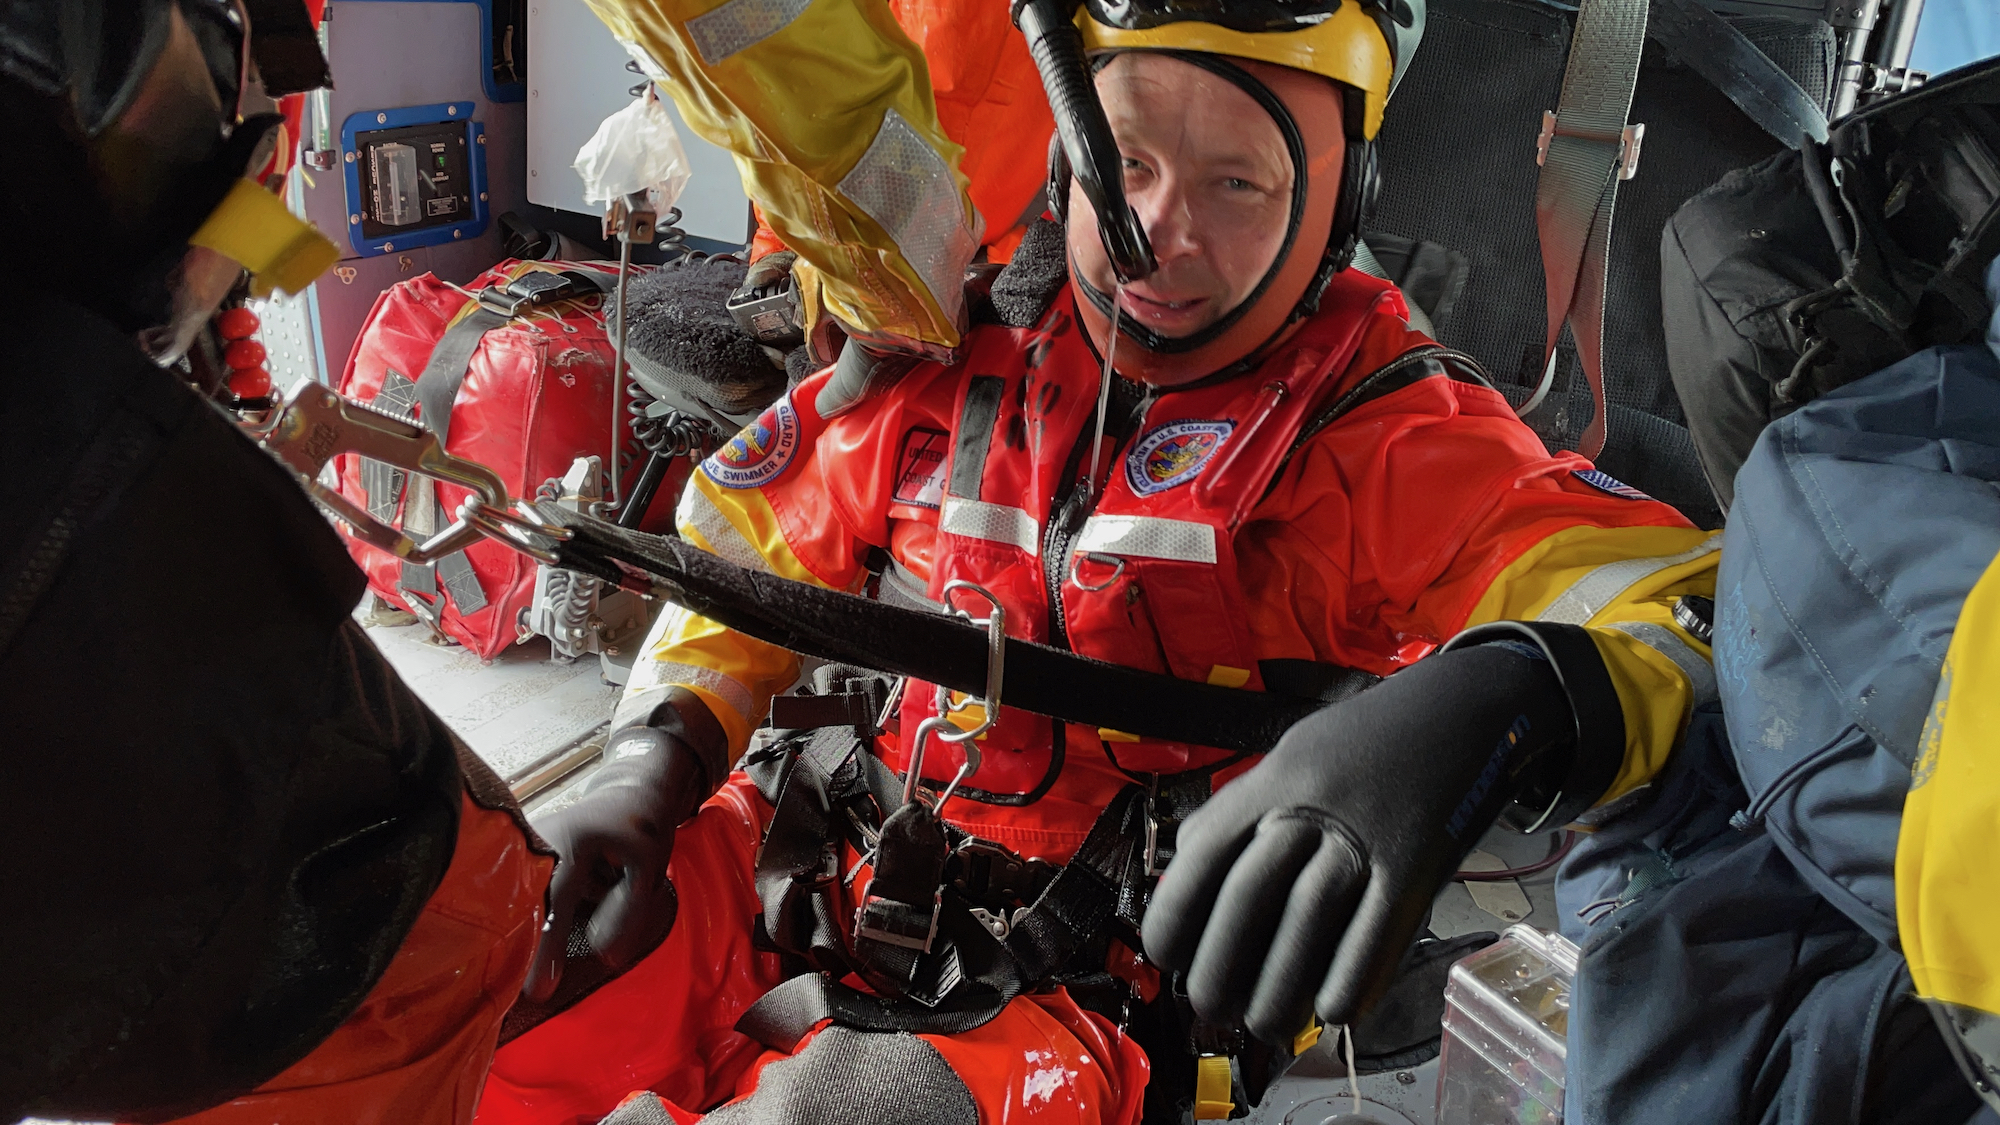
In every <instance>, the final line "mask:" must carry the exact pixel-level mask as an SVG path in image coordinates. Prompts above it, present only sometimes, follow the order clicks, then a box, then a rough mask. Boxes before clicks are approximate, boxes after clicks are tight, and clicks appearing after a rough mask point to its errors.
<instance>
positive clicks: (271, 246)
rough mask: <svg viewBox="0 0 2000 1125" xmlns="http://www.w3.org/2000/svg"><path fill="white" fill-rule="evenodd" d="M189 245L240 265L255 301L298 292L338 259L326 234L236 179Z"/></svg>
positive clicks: (252, 183)
mask: <svg viewBox="0 0 2000 1125" xmlns="http://www.w3.org/2000/svg"><path fill="white" fill-rule="evenodd" d="M188 243H189V244H190V245H193V246H200V247H203V248H204V249H208V250H213V251H215V252H216V253H218V254H221V255H223V256H225V257H228V258H233V259H235V260H236V261H237V262H240V263H242V265H243V268H244V269H247V270H249V271H250V274H251V283H250V289H251V292H252V293H253V294H254V295H256V296H259V297H265V296H269V295H270V294H271V292H272V291H273V290H282V291H284V292H286V293H297V292H299V291H301V290H303V289H304V288H305V287H306V286H308V285H311V284H312V283H313V279H314V278H317V277H318V276H319V275H320V274H323V273H325V272H326V271H327V267H329V266H331V265H333V263H335V262H337V261H339V260H340V251H339V249H337V248H336V247H335V246H334V245H333V243H332V242H329V241H328V240H327V238H326V236H325V235H323V234H321V233H320V232H319V231H318V229H317V228H315V227H314V226H313V225H312V224H311V223H308V222H306V221H305V220H304V219H301V218H299V217H298V216H297V215H294V214H292V213H291V211H289V210H287V209H286V207H285V204H284V201H283V200H281V199H279V198H278V197H277V196H275V195H272V194H271V193H270V192H268V191H265V190H264V189H263V188H262V187H260V186H258V184H257V183H256V182H255V181H253V180H238V181H236V186H235V187H233V188H230V189H229V195H228V196H227V197H226V198H225V199H223V201H222V206H220V207H217V208H216V209H215V211H214V213H212V214H211V215H209V217H208V221H207V222H205V223H203V224H201V229H200V230H198V231H195V232H194V237H193V238H190V239H188Z"/></svg>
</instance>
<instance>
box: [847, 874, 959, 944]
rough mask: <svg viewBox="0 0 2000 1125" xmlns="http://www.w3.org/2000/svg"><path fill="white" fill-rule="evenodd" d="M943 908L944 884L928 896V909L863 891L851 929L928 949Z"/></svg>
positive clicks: (866, 934)
mask: <svg viewBox="0 0 2000 1125" xmlns="http://www.w3.org/2000/svg"><path fill="white" fill-rule="evenodd" d="M943 910H944V887H942V886H940V887H938V889H937V893H936V894H935V895H934V896H932V898H931V903H930V909H929V910H925V909H924V908H923V907H922V906H921V905H913V904H911V903H907V902H898V901H897V900H895V899H893V898H884V897H882V896H881V895H867V896H864V897H863V898H862V900H861V910H860V912H859V913H857V914H856V915H855V919H854V922H855V925H854V932H855V933H856V934H858V935H859V936H861V937H865V938H868V939H870V940H872V941H879V942H881V943H883V944H884V945H894V946H900V947H902V948H904V949H914V950H916V951H917V952H919V953H929V952H930V951H931V946H932V944H934V943H935V942H936V941H937V929H938V915H939V914H940V913H941V912H942V911H943Z"/></svg>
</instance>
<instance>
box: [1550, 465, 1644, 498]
mask: <svg viewBox="0 0 2000 1125" xmlns="http://www.w3.org/2000/svg"><path fill="white" fill-rule="evenodd" d="M1570 475H1571V476H1573V477H1575V478H1576V479H1578V480H1580V481H1582V482H1583V483H1585V484H1587V485H1589V486H1590V487H1592V488H1594V489H1596V490H1598V491H1599V492H1609V493H1610V494H1611V495H1613V496H1618V497H1622V498H1624V499H1626V500H1651V499H1652V497H1651V496H1648V495H1646V494H1645V493H1643V492H1641V491H1639V490H1638V489H1636V488H1633V487H1632V486H1631V485H1629V484H1626V483H1625V482H1624V481H1622V480H1619V479H1618V478H1617V477H1614V476H1612V475H1611V474H1610V473H1607V472H1604V471H1603V470H1601V469H1577V470H1574V471H1573V472H1571V474H1570Z"/></svg>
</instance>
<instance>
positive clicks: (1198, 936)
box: [1144, 622, 1624, 1042]
mask: <svg viewBox="0 0 2000 1125" xmlns="http://www.w3.org/2000/svg"><path fill="white" fill-rule="evenodd" d="M1494 640H1499V641H1502V642H1503V643H1501V644H1488V643H1478V642H1480V641H1494ZM1551 658H1553V660H1552V659H1551ZM1572 700H1575V701H1576V703H1575V704H1574V706H1573V704H1572ZM1623 744H1624V722H1623V717H1622V714H1621V712H1620V710H1619V707H1618V701H1617V696H1616V692H1615V690H1614V689H1613V687H1612V685H1611V681H1610V677H1609V675H1608V674H1607V673H1606V672H1605V670H1604V665H1603V661H1602V658H1601V657H1599V656H1598V654H1597V650H1596V648H1595V646H1594V645H1593V644H1592V643H1591V640H1590V638H1589V636H1588V634H1586V633H1585V632H1584V631H1583V630H1582V629H1579V628H1576V627H1573V626H1548V625H1539V624H1538V625H1521V624H1517V623H1512V622H1509V623H1503V624H1501V625H1497V626H1487V627H1485V628H1482V629H1480V630H1475V631H1473V632H1469V633H1467V634H1465V635H1464V636H1462V637H1460V638H1459V639H1458V640H1456V641H1454V642H1453V644H1452V645H1450V646H1447V651H1444V652H1440V653H1438V654H1436V655H1434V656H1431V657H1429V658H1427V659H1425V660H1422V661H1420V662H1418V663H1417V664H1415V665H1413V666H1411V667H1410V668H1408V669H1405V670H1404V671H1402V672H1399V673H1397V674H1396V675H1394V676H1391V677H1390V678H1389V679H1387V680H1385V681H1383V682H1382V683H1381V684H1379V685H1377V686H1376V687H1374V688H1371V689H1369V690H1368V691H1366V692H1363V693H1362V694H1361V695H1359V696H1357V697H1355V698H1353V699H1351V700H1348V701H1346V702H1343V703H1340V704H1336V705H1334V706H1332V707H1329V708H1327V709H1326V710H1325V711H1322V712H1320V713H1319V714H1317V715H1314V716H1312V717H1311V718H1308V719H1305V720H1304V721H1302V722H1300V723H1299V724H1298V725H1297V726H1295V727H1293V728H1292V729H1291V731H1290V732H1288V733H1287V734H1286V735H1285V737H1284V738H1283V739H1281V740H1280V741H1279V743H1278V745H1277V747H1276V748H1275V749H1273V750H1272V751H1271V753H1270V755H1269V756H1268V757H1267V758H1266V759H1265V760H1264V761H1263V762H1262V763H1261V764H1259V765H1258V766H1257V767H1256V768H1255V769H1253V770H1251V771H1250V772H1249V773H1247V774H1245V775H1244V776H1243V777H1241V778H1239V779H1238V780H1236V781H1234V782H1232V783H1231V784H1229V785H1228V786H1226V787H1224V788H1223V789H1222V790H1221V791H1220V792H1218V793H1217V794H1216V795H1215V796H1214V797H1212V798H1211V799H1210V800H1209V801H1208V803H1207V804H1206V805H1204V806H1203V807H1202V808H1201V809H1200V810H1199V811H1197V812H1196V813H1195V814H1194V815H1193V816H1191V817H1189V818H1188V819H1187V821H1186V822H1185V823H1184V824H1183V825H1182V826H1181V829H1180V833H1179V837H1178V841H1177V847H1176V851H1175V855H1174V859H1173V862H1172V863H1171V865H1170V866H1169V867H1168V869H1167V873H1166V875H1165V876H1164V877H1163V878H1162V879H1161V880H1160V885H1159V889H1158V892H1157V893H1156V894H1155V896H1154V898H1153V902H1152V905H1151V907H1150V908H1149V910H1148V911H1147V914H1146V919H1145V926H1144V937H1145V945H1146V953H1147V955H1148V956H1149V957H1150V958H1151V959H1152V960H1153V961H1154V962H1155V963H1156V964H1159V965H1161V966H1164V967H1167V968H1173V969H1180V970H1184V971H1185V972H1186V973H1187V989H1188V997H1189V999H1190V1000H1191V1001H1192V1003H1193V1005H1194V1009H1195V1011H1196V1012H1197V1013H1198V1014H1200V1015H1201V1016H1202V1018H1204V1019H1206V1020H1209V1021H1211V1022H1215V1023H1222V1024H1238V1023H1240V1024H1241V1025H1242V1026H1244V1027H1245V1028H1246V1029H1248V1030H1249V1031H1250V1032H1251V1033H1252V1034H1254V1035H1256V1036H1257V1037H1259V1038H1261V1039H1264V1040H1267V1041H1270V1042H1289V1041H1290V1040H1291V1038H1292V1037H1293V1035H1294V1034H1295V1033H1297V1032H1298V1031H1299V1030H1300V1029H1301V1028H1303V1027H1304V1026H1305V1025H1306V1022H1307V1019H1308V1017H1309V1015H1310V1014H1311V1013H1312V1012H1313V1011H1314V1010H1317V1011H1318V1013H1319V1014H1320V1016H1321V1017H1322V1018H1324V1019H1325V1020H1327V1021H1328V1022H1330V1023H1348V1022H1352V1021H1353V1020H1354V1019H1355V1018H1356V1016H1357V1015H1358V1014H1359V1012H1360V1010H1361V1009H1362V1008H1363V1007H1364V1006H1365V1005H1366V1004H1367V1003H1368V1002H1369V1001H1370V1000H1372V998H1373V997H1374V996H1375V995H1377V994H1379V992H1380V990H1381V989H1382V988H1384V987H1386V986H1387V984H1388V982H1389V980H1390V978H1391V977H1392V976H1393V974H1394V972H1395V969H1396V965H1397V962H1398V959H1399V958H1401V956H1402V955H1403V952H1404V950H1406V949H1407V948H1409V945H1410V942H1411V940H1412V939H1413V937H1414V936H1415V934H1416V932H1417V929H1418V927H1419V926H1420V925H1421V924H1422V922H1423V919H1424V917H1425V912H1426V910H1427V909H1428V908H1429V906H1430V904H1431V900H1432V899H1433V898H1434V897H1436V895H1437V893H1438V890H1439V889H1440V888H1441V887H1442V886H1443V885H1444V883H1445V881H1446V880H1447V879H1449V878H1450V877H1451V875H1452V873H1453V872H1454V871H1455V870H1456V869H1457V867H1458V864H1459V861H1460V860H1462V859H1463V858H1464V857H1465V854H1466V852H1468V851H1469V850H1471V848H1472V846H1473V844H1474V843H1476V842H1477V841H1478V839H1479V837H1480V836H1481V835H1482V834H1483V833H1484V832H1485V831H1486V829H1487V828H1488V827H1490V826H1491V825H1492V824H1493V822H1494V820H1495V818H1496V817H1497V816H1498V815H1499V814H1500V812H1501V811H1502V809H1503V808H1504V807H1505V806H1507V805H1508V804H1509V802H1510V801H1513V800H1515V799H1517V798H1518V799H1519V800H1520V801H1521V802H1522V805H1523V806H1527V807H1531V808H1532V810H1533V811H1532V812H1530V813H1528V815H1527V819H1529V820H1533V819H1535V818H1537V817H1542V818H1543V819H1545V820H1547V822H1548V823H1551V824H1559V823H1564V822H1566V821H1567V820H1568V819H1570V818H1571V817H1573V816H1574V815H1576V814H1577V813H1579V812H1581V811H1583V810H1584V809H1586V808H1588V807H1589V806H1590V805H1591V804H1592V803H1593V802H1594V801H1595V799H1596V798H1597V797H1598V796H1600V795H1601V794H1602V793H1603V792H1604V790H1605V789H1606V788H1607V787H1608V786H1609V784H1610V781H1611V779H1612V777H1613V776H1614V775H1615V771H1616V769H1617V766H1618V763H1619V760H1620V758H1621V756H1622V752H1623ZM1517 807H1518V806H1517ZM1545 812H1546V813H1548V814H1549V815H1548V816H1545V817H1544V816H1543V814H1544V813H1545ZM1557 817H1560V818H1561V819H1560V820H1558V819H1555V818H1557Z"/></svg>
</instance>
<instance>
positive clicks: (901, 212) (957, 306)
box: [838, 109, 977, 322]
mask: <svg viewBox="0 0 2000 1125" xmlns="http://www.w3.org/2000/svg"><path fill="white" fill-rule="evenodd" d="M838 189H839V191H840V194H841V195H842V196H844V197H846V198H847V199H848V200H850V201H852V202H853V204H854V205H855V206H856V207H859V208H861V210H862V212H863V213H864V214H866V215H867V216H868V217H869V218H871V219H873V220H875V221H876V222H877V223H880V224H881V225H882V229H883V230H884V231H887V232H888V234H889V237H890V238H891V239H894V240H895V243H896V248H897V249H898V250H901V251H902V252H903V258H904V259H905V260H906V261H908V262H909V263H910V268H912V269H914V270H915V271H916V272H917V276H918V277H920V278H922V279H923V282H924V286H925V288H927V289H929V290H930V291H931V299H932V300H935V301H936V302H937V303H938V307H939V308H941V309H943V310H944V314H945V316H946V317H948V318H950V319H951V320H952V321H954V322H956V321H957V320H959V319H960V314H961V313H962V312H963V311H964V309H965V266H966V263H968V262H970V261H971V260H972V254H973V251H974V250H975V249H976V248H977V247H976V245H975V243H976V239H975V238H974V236H973V233H972V231H971V229H970V228H969V227H968V226H967V223H966V214H965V204H964V203H963V202H961V201H960V199H959V195H958V180H957V179H956V178H955V177H954V176H953V175H952V174H951V165H949V164H947V163H945V159H944V157H942V156H939V155H938V151H937V150H936V149H934V148H932V147H931V146H930V143H929V142H928V141H926V140H924V138H923V135H922V134H921V133H918V132H917V130H916V129H915V128H914V127H912V126H911V125H910V123H909V122H908V121H905V120H904V119H903V115H902V114H900V113H897V112H896V111H895V110H894V109H889V110H885V111H884V112H883V114H882V127H881V129H880V130H879V131H877V132H876V134H875V140H874V141H873V142H872V143H870V144H869V146H868V151H867V152H864V153H862V154H861V159H860V160H858V161H856V162H855V164H854V167H853V168H851V169H849V171H848V173H847V175H845V176H842V177H841V179H840V183H839V185H838Z"/></svg>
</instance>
